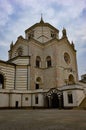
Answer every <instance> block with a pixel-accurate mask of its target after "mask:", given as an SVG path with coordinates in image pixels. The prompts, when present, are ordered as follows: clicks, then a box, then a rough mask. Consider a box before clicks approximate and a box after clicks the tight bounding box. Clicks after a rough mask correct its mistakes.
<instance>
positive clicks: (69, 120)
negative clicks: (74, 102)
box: [0, 109, 86, 130]
mask: <svg viewBox="0 0 86 130" xmlns="http://www.w3.org/2000/svg"><path fill="white" fill-rule="evenodd" d="M0 130H86V111H85V110H57V109H50V110H48V109H47V110H37V109H35V110H29V109H28V110H19V109H18V110H0Z"/></svg>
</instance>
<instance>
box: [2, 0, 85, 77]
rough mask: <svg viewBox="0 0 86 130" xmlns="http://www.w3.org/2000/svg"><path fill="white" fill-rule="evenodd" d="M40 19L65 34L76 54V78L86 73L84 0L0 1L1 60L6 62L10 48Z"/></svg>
mask: <svg viewBox="0 0 86 130" xmlns="http://www.w3.org/2000/svg"><path fill="white" fill-rule="evenodd" d="M41 13H42V14H43V19H44V21H45V22H48V23H50V24H52V25H53V26H55V27H56V28H58V29H59V31H60V36H61V32H62V29H63V27H65V28H66V30H67V35H68V39H69V41H70V42H71V41H73V42H74V44H75V48H76V50H77V62H78V72H79V76H80V75H81V74H84V73H86V0H0V60H8V50H9V45H10V43H11V42H12V41H13V42H14V43H15V41H16V40H17V37H18V36H19V35H23V37H24V36H25V35H24V31H25V30H26V29H27V28H29V27H30V26H31V25H33V24H35V23H37V22H39V21H40V17H41Z"/></svg>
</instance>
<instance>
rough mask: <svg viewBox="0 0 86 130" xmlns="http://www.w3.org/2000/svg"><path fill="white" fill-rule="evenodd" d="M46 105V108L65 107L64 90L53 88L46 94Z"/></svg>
mask: <svg viewBox="0 0 86 130" xmlns="http://www.w3.org/2000/svg"><path fill="white" fill-rule="evenodd" d="M44 105H45V107H46V108H59V109H61V108H63V93H62V91H60V90H58V89H55V88H52V89H50V90H49V91H48V92H47V93H45V95H44Z"/></svg>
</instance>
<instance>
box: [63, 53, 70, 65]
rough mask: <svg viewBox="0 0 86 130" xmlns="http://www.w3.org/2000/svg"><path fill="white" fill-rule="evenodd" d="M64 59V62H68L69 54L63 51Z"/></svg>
mask: <svg viewBox="0 0 86 130" xmlns="http://www.w3.org/2000/svg"><path fill="white" fill-rule="evenodd" d="M64 60H65V62H66V63H67V64H69V63H70V56H69V54H68V53H64Z"/></svg>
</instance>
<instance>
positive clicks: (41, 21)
mask: <svg viewBox="0 0 86 130" xmlns="http://www.w3.org/2000/svg"><path fill="white" fill-rule="evenodd" d="M40 23H44V21H43V14H42V13H41V20H40Z"/></svg>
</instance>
